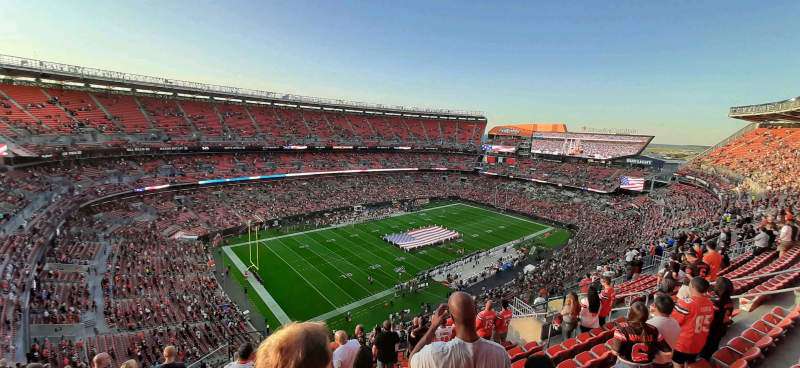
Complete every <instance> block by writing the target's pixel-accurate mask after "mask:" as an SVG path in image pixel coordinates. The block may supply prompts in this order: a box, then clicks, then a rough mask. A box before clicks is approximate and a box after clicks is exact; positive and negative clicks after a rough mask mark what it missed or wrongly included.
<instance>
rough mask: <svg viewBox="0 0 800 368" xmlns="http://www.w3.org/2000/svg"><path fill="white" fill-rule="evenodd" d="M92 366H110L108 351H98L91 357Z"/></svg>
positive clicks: (100, 367)
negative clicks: (98, 352)
mask: <svg viewBox="0 0 800 368" xmlns="http://www.w3.org/2000/svg"><path fill="white" fill-rule="evenodd" d="M92 367H93V368H108V367H111V355H108V353H100V354H97V355H95V356H94V358H93V359H92Z"/></svg>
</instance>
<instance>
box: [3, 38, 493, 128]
mask: <svg viewBox="0 0 800 368" xmlns="http://www.w3.org/2000/svg"><path fill="white" fill-rule="evenodd" d="M9 77H10V78H13V79H19V80H22V81H25V80H28V81H33V82H41V83H56V84H62V85H65V86H71V87H74V88H96V89H105V90H112V91H120V92H137V93H149V94H152V95H161V96H179V97H184V98H197V99H203V100H209V99H211V100H216V101H231V102H244V103H253V104H262V105H277V106H288V107H304V108H309V107H311V108H319V109H327V110H339V111H346V112H357V113H366V114H386V115H399V116H411V117H423V118H439V119H452V120H480V121H485V120H486V117H485V114H484V113H483V112H482V111H468V110H449V109H434V108H426V107H416V106H412V107H409V106H399V105H384V104H375V103H368V102H358V101H348V100H344V99H331V98H322V97H310V96H302V95H297V94H291V93H280V92H269V91H260V90H253V89H246V88H239V87H229V86H220V85H214V84H205V83H198V82H189V81H184V80H178V79H168V78H161V77H152V76H146V75H139V74H131V73H124V72H117V71H110V70H103V69H95V68H89V67H83V66H76V65H69V64H62V63H56V62H50V61H43V60H36V59H29V58H22V57H17V56H10V55H2V54H0V78H9Z"/></svg>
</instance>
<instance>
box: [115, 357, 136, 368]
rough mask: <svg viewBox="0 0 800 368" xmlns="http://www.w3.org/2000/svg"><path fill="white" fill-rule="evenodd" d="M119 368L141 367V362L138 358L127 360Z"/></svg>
mask: <svg viewBox="0 0 800 368" xmlns="http://www.w3.org/2000/svg"><path fill="white" fill-rule="evenodd" d="M119 368H139V362H137V361H136V359H130V360H126V361H125V362H124V363H122V365H120V366H119Z"/></svg>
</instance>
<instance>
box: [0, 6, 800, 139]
mask: <svg viewBox="0 0 800 368" xmlns="http://www.w3.org/2000/svg"><path fill="white" fill-rule="evenodd" d="M2 8H3V13H4V15H5V16H4V17H3V21H2V22H0V53H4V54H10V55H16V56H25V57H34V58H40V59H45V60H52V61H59V62H65V63H72V64H78V65H85V66H93V67H100V68H107V69H113V70H121V71H126V72H132V73H140V74H150V75H156V76H164V77H169V78H177V79H187V80H193V81H200V82H208V83H216V84H225V85H234V86H240V87H248V88H257V89H265V90H272V91H280V92H291V93H298V94H305V95H312V96H321V97H332V98H345V99H351V100H360V101H367V102H377V103H386V104H400V105H417V106H430V107H441V108H457V109H469V110H481V111H485V112H486V114H487V117H488V118H489V121H490V125H497V124H502V123H517V122H565V123H567V124H568V126H569V127H570V128H571V129H572V130H579V128H580V127H582V126H587V127H595V128H633V129H637V130H638V131H639V132H640V133H643V134H654V135H656V140H655V142H657V143H688V144H713V143H715V142H717V141H719V140H720V139H722V138H724V137H726V136H727V135H729V134H730V133H732V132H734V131H735V130H737V129H738V128H739V127H741V126H743V125H744V123H741V122H738V121H736V120H732V119H729V118H727V116H726V115H727V109H728V108H729V107H730V106H734V105H743V104H756V103H763V102H769V101H776V100H782V99H786V98H791V97H794V96H797V95H800V49H798V47H797V44H796V43H797V40H798V35H797V29H798V27H797V19H798V18H799V17H798V16H800V1H797V0H794V1H768V2H764V1H659V2H656V1H597V2H591V1H578V2H569V3H565V2H556V1H546V2H544V1H543V2H532V1H524V2H522V1H521V2H468V1H399V2H398V1H361V2H334V1H324V2H323V1H320V2H310V1H282V2H266V1H262V2H244V1H229V2H219V1H214V2H211V1H161V2H156V1H136V2H133V1H130V2H126V1H61V2H52V1H51V2H39V1H31V0H27V1H15V0H12V1H8V0H6V1H4V2H3V5H2Z"/></svg>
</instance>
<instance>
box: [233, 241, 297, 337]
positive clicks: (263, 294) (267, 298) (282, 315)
mask: <svg viewBox="0 0 800 368" xmlns="http://www.w3.org/2000/svg"><path fill="white" fill-rule="evenodd" d="M222 251H223V252H225V254H226V255H227V256H228V258H229V259H230V260H231V262H233V265H234V266H236V268H237V269H238V270H239V272H241V273H242V274H244V273H245V272H246V271H247V267H245V265H244V263H243V262H242V260H241V259H239V257H238V256H237V255H236V254H234V253H233V250H231V246H225V247H222ZM253 279H254V278H253V277H247V283H248V284H250V287H251V288H252V289H253V290H254V291H255V292H256V294H258V296H259V297H260V298H261V300H263V301H264V304H266V305H267V308H269V310H270V311H271V312H272V314H274V315H275V318H277V319H278V322H280V323H281V325H286V324H288V323H291V322H292V319H291V318H289V316H288V315H286V312H285V311H284V310H283V308H281V306H280V305H279V304H278V302H276V301H275V299H274V298H273V297H272V295H270V294H269V292H268V291H267V289H265V288H264V285H261V283H260V282H258V280H253Z"/></svg>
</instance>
